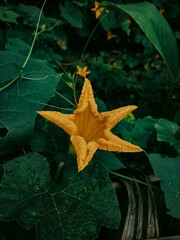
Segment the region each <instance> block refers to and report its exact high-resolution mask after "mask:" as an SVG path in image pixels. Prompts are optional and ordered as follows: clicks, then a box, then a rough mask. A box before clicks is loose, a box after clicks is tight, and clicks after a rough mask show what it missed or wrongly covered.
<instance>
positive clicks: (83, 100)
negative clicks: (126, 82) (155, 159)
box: [38, 78, 143, 171]
mask: <svg viewBox="0 0 180 240" xmlns="http://www.w3.org/2000/svg"><path fill="white" fill-rule="evenodd" d="M136 108H137V107H136V106H134V105H130V106H125V107H121V108H118V109H115V110H112V111H109V112H98V109H97V104H96V102H95V99H94V95H93V90H92V86H91V83H90V81H89V80H88V79H87V78H85V80H84V85H83V88H82V92H81V96H80V98H79V103H78V106H77V109H76V110H74V112H73V114H63V113H60V112H56V111H39V112H38V114H40V115H41V116H43V117H44V118H46V119H47V120H49V121H50V122H52V123H54V124H56V125H57V126H58V127H60V128H63V129H64V131H65V132H66V133H67V134H69V135H70V140H71V142H72V145H73V147H74V150H75V152H76V155H77V166H78V171H81V170H83V169H84V168H85V167H86V166H87V165H88V164H89V162H90V161H91V159H92V157H93V155H94V153H95V152H96V150H97V149H101V150H105V151H116V152H140V151H143V150H142V149H141V148H140V147H138V146H136V145H134V144H132V143H129V142H127V141H124V140H122V139H121V138H119V137H117V136H116V135H114V134H113V133H112V132H111V129H112V128H113V127H114V126H115V125H116V124H117V123H118V122H119V121H120V120H122V119H123V118H124V117H125V116H126V115H127V114H129V113H130V112H132V111H133V110H135V109H136Z"/></svg>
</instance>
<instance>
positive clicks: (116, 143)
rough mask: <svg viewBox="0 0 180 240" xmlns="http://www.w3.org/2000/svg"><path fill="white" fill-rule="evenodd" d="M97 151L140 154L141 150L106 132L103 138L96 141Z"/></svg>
mask: <svg viewBox="0 0 180 240" xmlns="http://www.w3.org/2000/svg"><path fill="white" fill-rule="evenodd" d="M98 144H99V149H101V150H106V151H115V152H142V151H143V149H142V148H140V147H138V146H136V145H134V144H132V143H129V142H127V141H125V140H122V139H121V138H119V137H117V136H115V135H114V134H113V133H112V132H110V131H108V130H106V131H105V138H100V139H98Z"/></svg>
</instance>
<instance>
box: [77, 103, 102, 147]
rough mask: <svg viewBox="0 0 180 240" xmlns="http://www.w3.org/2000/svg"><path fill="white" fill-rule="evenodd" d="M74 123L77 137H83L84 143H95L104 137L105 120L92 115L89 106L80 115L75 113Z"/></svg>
mask: <svg viewBox="0 0 180 240" xmlns="http://www.w3.org/2000/svg"><path fill="white" fill-rule="evenodd" d="M75 122H76V124H77V127H78V135H79V136H81V137H83V138H84V139H85V140H86V142H87V143H88V142H97V140H98V139H99V138H100V137H103V136H104V130H105V129H106V122H105V119H100V118H99V117H98V116H96V115H95V114H93V112H92V110H91V108H90V106H88V107H87V109H86V110H85V111H83V112H81V113H76V117H75Z"/></svg>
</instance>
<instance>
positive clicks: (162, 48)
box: [105, 2, 178, 80]
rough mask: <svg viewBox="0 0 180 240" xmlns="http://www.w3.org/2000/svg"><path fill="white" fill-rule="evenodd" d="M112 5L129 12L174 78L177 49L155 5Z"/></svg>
mask: <svg viewBox="0 0 180 240" xmlns="http://www.w3.org/2000/svg"><path fill="white" fill-rule="evenodd" d="M105 4H107V5H113V6H115V7H117V8H119V9H121V10H122V11H124V12H126V13H127V14H129V15H130V16H131V17H132V18H133V19H134V20H135V21H136V22H137V24H138V25H139V27H140V28H141V29H142V31H143V32H144V33H145V35H146V36H147V37H148V38H149V40H150V41H151V42H152V44H153V45H154V47H155V48H156V49H157V50H158V52H159V53H160V55H161V56H162V58H163V60H164V61H165V63H166V65H167V68H168V70H169V73H170V76H171V77H172V79H174V80H175V79H176V76H177V73H178V49H177V44H176V40H175V37H174V35H173V33H172V30H171V28H170V26H169V24H168V23H167V21H166V20H165V18H164V17H163V16H162V15H161V14H160V13H159V11H158V10H157V9H156V7H155V6H154V5H153V4H152V3H149V2H141V3H136V4H114V3H110V2H105Z"/></svg>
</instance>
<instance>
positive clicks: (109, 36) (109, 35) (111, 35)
mask: <svg viewBox="0 0 180 240" xmlns="http://www.w3.org/2000/svg"><path fill="white" fill-rule="evenodd" d="M116 37H117V35H116V34H113V33H112V32H108V33H107V40H111V39H113V38H116Z"/></svg>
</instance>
